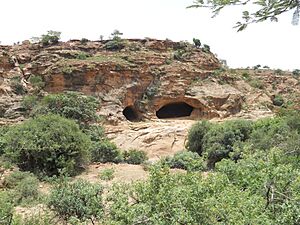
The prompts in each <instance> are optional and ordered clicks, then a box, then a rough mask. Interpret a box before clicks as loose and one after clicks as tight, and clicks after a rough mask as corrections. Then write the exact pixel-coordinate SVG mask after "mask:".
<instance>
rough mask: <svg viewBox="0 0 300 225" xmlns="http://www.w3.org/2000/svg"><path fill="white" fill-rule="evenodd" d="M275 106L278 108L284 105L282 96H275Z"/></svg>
mask: <svg viewBox="0 0 300 225" xmlns="http://www.w3.org/2000/svg"><path fill="white" fill-rule="evenodd" d="M273 104H274V105H276V106H282V105H283V104H284V100H283V98H282V96H281V95H275V97H274V99H273Z"/></svg>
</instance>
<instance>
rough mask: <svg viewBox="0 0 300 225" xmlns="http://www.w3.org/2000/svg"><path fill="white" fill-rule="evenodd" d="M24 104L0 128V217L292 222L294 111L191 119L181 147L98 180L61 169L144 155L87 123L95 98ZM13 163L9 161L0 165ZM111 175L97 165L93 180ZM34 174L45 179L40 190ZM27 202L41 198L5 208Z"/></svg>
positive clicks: (296, 197) (297, 210) (297, 141)
mask: <svg viewBox="0 0 300 225" xmlns="http://www.w3.org/2000/svg"><path fill="white" fill-rule="evenodd" d="M25 103H26V104H25ZM29 103H30V104H29ZM31 103H32V104H31ZM26 105H27V106H28V108H27V115H28V116H29V119H28V120H27V121H25V122H23V123H21V124H17V125H14V126H10V127H1V129H0V131H1V133H0V155H1V158H0V163H1V170H0V178H3V179H1V181H2V182H1V184H0V224H28V225H29V224H45V225H47V224H60V223H61V224H66V223H67V222H68V223H70V224H87V223H92V224H96V223H97V222H99V223H100V224H120V225H122V224H124V225H125V224H165V225H169V224H264V225H265V224H274V225H275V224H287V225H295V224H299V223H300V167H299V165H300V113H299V112H297V111H282V112H281V113H280V114H279V115H278V116H276V117H275V118H267V119H261V120H258V121H246V120H232V121H226V122H223V123H211V122H208V121H201V122H198V123H196V124H195V125H194V126H193V127H192V128H191V129H190V131H189V134H188V137H187V139H188V141H187V145H186V148H187V149H186V150H184V151H182V152H179V153H177V154H175V155H174V156H173V157H167V158H163V159H162V160H160V161H159V162H158V163H155V164H153V165H149V164H147V168H148V169H149V173H150V177H149V179H147V180H145V181H140V182H136V183H132V184H122V183H121V184H114V185H113V186H112V187H105V186H102V185H100V184H97V183H96V184H92V183H89V182H88V181H83V180H77V179H76V180H75V181H74V180H73V179H72V178H69V177H68V176H72V175H75V174H77V173H78V172H80V170H82V169H84V167H85V166H86V165H87V164H88V163H89V162H90V161H92V162H102V163H106V162H113V163H120V162H123V163H124V162H125V163H130V164H141V163H143V162H144V161H145V160H147V157H146V154H145V153H144V152H141V151H139V150H136V149H131V150H129V151H121V150H120V149H118V148H117V146H116V145H115V144H114V143H112V142H110V141H109V140H108V139H107V138H106V137H105V135H104V131H103V128H102V127H101V126H100V125H99V124H96V123H95V122H97V121H98V117H97V116H96V112H97V106H98V104H97V101H96V99H95V98H93V97H87V96H84V95H82V94H79V93H74V92H72V93H64V94H53V95H48V96H46V97H37V96H34V97H30V98H26V99H24V106H26ZM12 165H13V166H12ZM145 166H146V164H145ZM14 167H17V168H19V171H15V172H10V173H8V174H5V175H4V174H3V173H4V172H3V171H4V170H7V169H8V168H14ZM170 168H179V169H181V170H182V172H177V173H173V172H170ZM185 171H186V172H185ZM37 177H38V178H37ZM113 178H114V169H113V168H110V169H103V170H101V171H100V173H99V182H100V180H104V181H105V182H108V181H109V180H111V179H113ZM38 179H43V180H44V181H47V182H48V183H49V185H51V186H52V188H51V191H50V193H49V194H48V195H45V194H43V193H41V192H40V190H39V180H38ZM104 193H105V194H104ZM37 204H43V205H44V207H45V208H44V210H43V214H41V215H39V214H32V215H31V216H29V217H26V218H22V217H20V216H18V215H17V214H16V213H15V211H14V208H15V206H19V205H21V206H32V205H37Z"/></svg>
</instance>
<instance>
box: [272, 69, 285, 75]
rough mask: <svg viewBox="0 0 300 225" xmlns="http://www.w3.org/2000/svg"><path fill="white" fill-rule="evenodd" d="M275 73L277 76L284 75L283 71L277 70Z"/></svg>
mask: <svg viewBox="0 0 300 225" xmlns="http://www.w3.org/2000/svg"><path fill="white" fill-rule="evenodd" d="M274 73H275V74H277V75H282V74H283V71H282V70H281V69H276V70H275V71H274Z"/></svg>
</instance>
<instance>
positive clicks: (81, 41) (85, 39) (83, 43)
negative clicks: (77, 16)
mask: <svg viewBox="0 0 300 225" xmlns="http://www.w3.org/2000/svg"><path fill="white" fill-rule="evenodd" d="M89 41H90V40H89V39H87V38H81V40H80V44H82V45H86V43H88V42H89Z"/></svg>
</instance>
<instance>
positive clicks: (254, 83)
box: [249, 79, 264, 89]
mask: <svg viewBox="0 0 300 225" xmlns="http://www.w3.org/2000/svg"><path fill="white" fill-rule="evenodd" d="M249 84H250V86H252V87H254V88H258V89H263V88H264V84H263V82H262V81H261V80H258V79H252V80H250V81H249Z"/></svg>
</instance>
